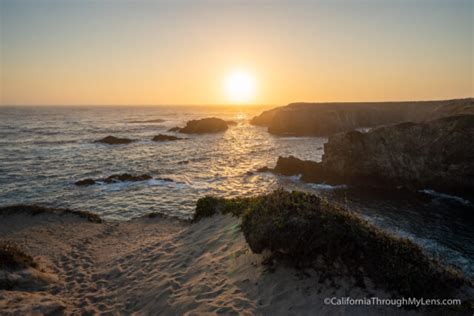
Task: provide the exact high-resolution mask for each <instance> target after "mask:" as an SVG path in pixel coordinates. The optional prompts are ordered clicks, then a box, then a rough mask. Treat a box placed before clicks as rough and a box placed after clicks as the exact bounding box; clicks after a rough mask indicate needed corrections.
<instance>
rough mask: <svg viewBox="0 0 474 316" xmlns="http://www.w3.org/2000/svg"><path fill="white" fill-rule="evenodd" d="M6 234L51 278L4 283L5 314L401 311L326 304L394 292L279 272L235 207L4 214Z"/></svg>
mask: <svg viewBox="0 0 474 316" xmlns="http://www.w3.org/2000/svg"><path fill="white" fill-rule="evenodd" d="M0 240H10V241H14V242H16V243H17V244H18V245H20V246H21V247H22V248H23V249H24V250H25V251H26V252H28V253H29V254H31V255H32V256H33V257H34V259H35V260H36V261H37V262H38V263H39V267H38V270H40V272H37V273H39V274H41V275H42V277H40V278H43V280H47V281H46V283H44V284H43V286H42V287H36V288H34V287H31V288H29V289H28V288H22V289H16V288H15V289H14V290H9V291H7V290H4V291H0V311H1V313H2V314H7V315H8V314H30V313H35V312H37V313H58V314H62V313H65V314H71V313H72V314H76V313H85V314H95V313H110V314H117V313H120V314H131V313H138V314H140V315H152V314H154V315H157V314H160V315H181V314H187V315H196V314H226V315H229V314H231V315H232V314H235V315H236V314H239V315H255V314H257V315H289V314H290V315H291V314H294V315H314V314H318V315H325V314H327V315H343V314H350V315H380V314H381V313H384V314H385V315H399V314H400V310H399V309H397V308H396V307H393V308H388V307H375V306H369V307H345V306H329V305H325V304H324V301H323V300H324V298H325V297H332V296H337V297H346V296H350V297H353V298H357V297H369V296H370V295H376V296H378V297H389V295H388V294H386V293H383V292H381V291H380V290H375V289H373V288H372V287H371V286H370V284H371V282H370V281H368V282H367V284H368V285H369V286H368V287H367V288H366V289H361V288H357V287H354V286H353V281H352V280H348V279H344V278H342V277H341V278H339V279H332V280H331V279H326V280H325V279H324V278H322V276H321V275H318V274H317V273H315V272H313V271H309V270H308V271H297V270H295V269H291V268H286V267H283V266H280V265H278V266H277V267H276V269H275V270H274V271H273V269H269V268H268V266H266V265H262V260H264V258H263V256H261V255H255V254H253V253H251V251H250V250H249V248H248V246H247V243H246V242H245V239H244V237H243V235H242V233H241V232H240V229H239V226H238V220H237V219H236V218H232V217H230V216H222V215H218V216H214V217H212V218H207V219H203V220H201V221H200V222H198V223H194V224H189V223H187V222H181V221H178V220H174V219H169V218H162V217H155V218H148V217H144V218H140V219H135V220H131V221H128V222H118V223H107V222H106V223H102V224H100V223H91V222H88V221H87V220H85V219H82V218H79V217H77V216H74V215H71V214H69V215H63V216H59V215H52V214H49V215H48V214H42V215H37V216H30V215H26V214H20V215H8V216H3V217H2V218H1V224H0ZM30 270H32V268H30ZM23 272H24V271H23ZM37 278H38V276H37V275H36V276H35V275H33V276H30V281H31V282H32V283H34V282H35V280H36V279H37ZM404 313H407V314H411V313H414V311H407V310H404Z"/></svg>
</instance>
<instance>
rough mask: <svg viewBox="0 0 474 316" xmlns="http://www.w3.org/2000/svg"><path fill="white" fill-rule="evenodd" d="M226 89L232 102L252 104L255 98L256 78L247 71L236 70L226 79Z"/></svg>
mask: <svg viewBox="0 0 474 316" xmlns="http://www.w3.org/2000/svg"><path fill="white" fill-rule="evenodd" d="M224 88H225V92H226V95H227V98H228V99H229V101H230V102H232V103H239V104H243V103H250V102H252V101H253V100H254V98H255V89H256V82H255V77H254V76H253V74H252V73H250V72H248V71H246V70H234V71H233V72H231V73H229V74H228V75H227V77H226V78H225V81H224Z"/></svg>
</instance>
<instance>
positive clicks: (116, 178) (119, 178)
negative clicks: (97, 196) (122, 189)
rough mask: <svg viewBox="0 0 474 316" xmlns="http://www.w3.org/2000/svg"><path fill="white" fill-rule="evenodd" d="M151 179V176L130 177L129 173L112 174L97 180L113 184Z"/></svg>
mask: <svg viewBox="0 0 474 316" xmlns="http://www.w3.org/2000/svg"><path fill="white" fill-rule="evenodd" d="M150 179H153V177H152V176H150V175H148V174H142V175H138V176H134V175H131V174H129V173H122V174H114V175H111V176H109V177H107V178H105V179H102V180H97V181H102V182H105V183H114V182H125V181H145V180H150Z"/></svg>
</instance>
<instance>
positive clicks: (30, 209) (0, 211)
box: [0, 204, 103, 223]
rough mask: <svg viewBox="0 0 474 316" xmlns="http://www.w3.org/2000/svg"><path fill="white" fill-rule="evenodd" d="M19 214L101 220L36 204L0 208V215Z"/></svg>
mask: <svg viewBox="0 0 474 316" xmlns="http://www.w3.org/2000/svg"><path fill="white" fill-rule="evenodd" d="M19 213H23V214H28V215H32V216H36V215H42V214H55V215H75V216H79V217H80V218H84V219H86V220H87V221H89V222H91V223H102V222H103V221H102V219H101V218H100V216H99V215H96V214H93V213H90V212H86V211H75V210H70V209H65V208H51V207H44V206H40V205H36V204H32V205H29V204H16V205H9V206H3V207H0V215H16V214H19Z"/></svg>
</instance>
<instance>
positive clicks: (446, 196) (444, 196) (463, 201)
mask: <svg viewBox="0 0 474 316" xmlns="http://www.w3.org/2000/svg"><path fill="white" fill-rule="evenodd" d="M419 192H422V193H425V194H428V195H431V196H436V197H439V198H442V199H449V200H455V201H457V202H459V203H461V204H464V205H471V202H470V201H469V200H466V199H463V198H462V197H459V196H455V195H449V194H445V193H439V192H436V191H435V190H431V189H424V190H420V191H419Z"/></svg>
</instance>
